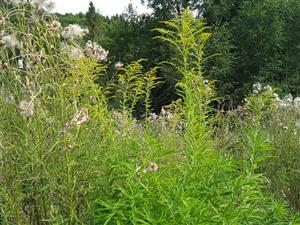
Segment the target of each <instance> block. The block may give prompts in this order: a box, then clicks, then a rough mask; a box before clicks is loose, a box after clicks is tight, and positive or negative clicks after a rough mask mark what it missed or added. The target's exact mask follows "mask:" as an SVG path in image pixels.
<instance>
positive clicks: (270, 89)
mask: <svg viewBox="0 0 300 225" xmlns="http://www.w3.org/2000/svg"><path fill="white" fill-rule="evenodd" d="M264 91H268V92H272V87H271V86H270V85H267V86H265V87H264Z"/></svg>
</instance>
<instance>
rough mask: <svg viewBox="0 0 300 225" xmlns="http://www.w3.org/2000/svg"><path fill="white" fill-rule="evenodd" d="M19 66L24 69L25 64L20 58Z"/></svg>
mask: <svg viewBox="0 0 300 225" xmlns="http://www.w3.org/2000/svg"><path fill="white" fill-rule="evenodd" d="M18 67H19V69H23V68H24V64H23V60H22V59H18Z"/></svg>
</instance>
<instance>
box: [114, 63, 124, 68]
mask: <svg viewBox="0 0 300 225" xmlns="http://www.w3.org/2000/svg"><path fill="white" fill-rule="evenodd" d="M123 66H124V64H123V63H121V62H117V63H116V64H115V68H122V67H123Z"/></svg>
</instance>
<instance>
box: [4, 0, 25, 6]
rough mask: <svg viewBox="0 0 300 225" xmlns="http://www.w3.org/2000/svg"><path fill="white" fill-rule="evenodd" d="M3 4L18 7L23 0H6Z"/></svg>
mask: <svg viewBox="0 0 300 225" xmlns="http://www.w3.org/2000/svg"><path fill="white" fill-rule="evenodd" d="M5 2H7V3H11V4H13V5H14V6H18V5H20V4H22V3H23V2H24V1H23V0H6V1H5Z"/></svg>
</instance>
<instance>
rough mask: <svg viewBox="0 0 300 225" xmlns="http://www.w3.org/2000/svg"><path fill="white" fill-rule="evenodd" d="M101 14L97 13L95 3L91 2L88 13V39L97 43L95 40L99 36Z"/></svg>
mask: <svg viewBox="0 0 300 225" xmlns="http://www.w3.org/2000/svg"><path fill="white" fill-rule="evenodd" d="M98 15H99V14H97V13H96V8H95V6H94V4H93V2H90V4H89V9H88V12H87V13H86V15H85V17H86V22H87V27H88V29H89V34H88V36H87V37H88V38H89V39H90V40H92V41H95V38H96V37H97V35H98V34H99V16H98Z"/></svg>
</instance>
